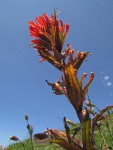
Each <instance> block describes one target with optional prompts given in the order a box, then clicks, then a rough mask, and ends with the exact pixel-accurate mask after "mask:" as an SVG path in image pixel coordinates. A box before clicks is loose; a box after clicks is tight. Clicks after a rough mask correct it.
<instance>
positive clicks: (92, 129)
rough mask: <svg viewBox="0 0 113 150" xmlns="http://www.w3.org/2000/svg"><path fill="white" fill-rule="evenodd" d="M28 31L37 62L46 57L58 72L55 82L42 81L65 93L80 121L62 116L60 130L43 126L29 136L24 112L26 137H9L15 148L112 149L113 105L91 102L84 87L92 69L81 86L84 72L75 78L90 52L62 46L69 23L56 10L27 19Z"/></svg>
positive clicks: (28, 126) (34, 149) (30, 130)
mask: <svg viewBox="0 0 113 150" xmlns="http://www.w3.org/2000/svg"><path fill="white" fill-rule="evenodd" d="M29 31H30V35H31V36H32V37H33V38H34V39H33V40H31V45H32V46H33V48H35V49H36V50H37V51H38V53H39V55H40V56H41V57H42V59H41V60H40V62H42V61H45V60H46V61H47V62H49V63H50V64H51V65H53V66H54V67H55V68H56V69H58V70H59V71H60V74H61V76H60V78H59V79H58V80H57V81H56V82H55V83H50V82H48V81H47V80H46V82H47V84H48V85H49V86H50V87H51V88H52V90H53V92H54V93H55V94H56V95H62V94H64V95H65V96H66V98H67V99H68V101H69V102H70V103H71V105H72V107H73V108H74V109H75V113H76V114H77V116H78V119H79V122H80V123H78V124H75V123H74V122H72V121H70V120H68V119H67V118H66V117H64V118H63V122H64V129H65V130H64V131H59V130H56V129H47V130H46V131H45V132H43V133H38V134H34V135H33V127H32V126H31V125H30V124H29V122H28V119H29V117H28V115H26V116H25V119H26V121H27V130H28V132H29V137H30V138H29V140H26V141H25V142H24V143H23V142H21V141H20V139H19V138H18V137H16V136H11V137H10V139H11V140H13V141H18V142H19V143H20V144H16V146H17V150H19V146H21V147H20V149H21V150H22V149H23V150H29V149H30V150H37V149H45V150H46V149H49V150H50V149H62V148H61V147H63V148H65V149H67V150H104V149H105V150H109V149H112V148H113V127H112V126H111V125H112V124H113V123H112V122H111V120H112V119H113V114H112V115H111V112H110V110H111V109H112V108H113V105H111V106H106V107H105V108H103V109H102V110H99V109H98V108H97V107H96V105H94V104H92V103H91V100H90V97H89V95H88V94H89V93H88V90H89V87H90V85H91V83H92V81H93V79H94V73H93V72H91V75H90V77H89V80H88V81H87V82H86V84H85V86H83V82H84V80H85V78H86V76H87V73H83V74H82V76H81V78H80V77H78V71H79V69H80V67H81V65H82V63H83V62H84V60H85V59H86V57H87V56H88V55H91V53H90V52H80V51H78V52H77V53H76V55H74V49H72V47H71V45H70V44H67V48H66V49H63V45H64V42H65V39H66V36H67V34H68V31H69V24H63V22H62V20H57V13H56V11H54V14H53V15H52V16H51V17H48V16H47V15H46V14H45V13H44V14H43V15H42V16H40V17H37V18H36V20H35V21H34V22H33V21H30V22H29ZM45 144H47V145H48V144H49V145H48V146H46V147H43V146H42V145H45ZM50 144H52V145H50ZM56 144H57V145H56ZM58 145H60V146H61V147H58ZM14 146H15V145H11V146H9V149H12V150H13V147H14ZM11 147H12V148H11ZM15 149H16V148H15Z"/></svg>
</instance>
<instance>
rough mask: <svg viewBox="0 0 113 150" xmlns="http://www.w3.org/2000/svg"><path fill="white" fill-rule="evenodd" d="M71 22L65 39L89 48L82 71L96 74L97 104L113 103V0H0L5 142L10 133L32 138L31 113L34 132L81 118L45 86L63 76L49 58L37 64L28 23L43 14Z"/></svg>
mask: <svg viewBox="0 0 113 150" xmlns="http://www.w3.org/2000/svg"><path fill="white" fill-rule="evenodd" d="M55 8H57V9H58V10H60V11H61V13H59V15H58V17H59V18H61V19H62V20H63V22H64V23H69V24H70V30H69V35H68V37H67V39H66V43H65V44H67V43H70V44H71V45H72V47H73V48H74V49H75V52H77V51H78V50H79V51H90V52H91V53H92V55H91V56H88V61H86V62H84V64H83V66H82V67H81V69H80V72H79V75H81V74H82V73H83V72H87V73H88V77H87V79H86V81H87V80H88V78H89V76H90V72H94V73H95V79H94V81H93V83H92V85H91V87H90V89H89V95H90V98H91V100H92V103H95V104H96V105H97V107H99V108H103V107H105V106H106V105H110V104H113V1H112V0H85V1H83V0H71V1H70V0H62V1H59V0H46V1H44V0H22V1H19V0H8V1H7V0H0V105H1V107H0V144H2V145H7V144H8V141H9V136H11V135H16V136H18V137H19V138H20V139H24V138H26V137H27V130H26V122H25V120H24V115H25V114H28V115H29V117H30V122H31V124H32V125H33V127H34V133H38V132H42V131H43V130H45V129H46V128H47V127H48V128H56V129H62V128H63V121H62V120H63V117H64V116H66V117H67V118H68V119H70V120H73V121H75V122H77V121H78V119H77V116H76V114H75V111H74V109H73V107H72V106H71V105H70V103H69V102H68V100H67V99H66V98H65V97H64V96H56V95H54V94H53V93H52V91H51V88H50V87H49V86H48V85H47V84H46V82H45V79H47V80H48V81H50V82H54V81H56V80H57V79H58V78H59V77H60V72H58V70H56V69H55V68H53V66H51V65H50V64H48V63H47V62H43V63H38V60H39V59H40V58H39V57H38V56H37V52H36V51H35V50H34V49H33V48H31V47H29V45H30V39H31V37H30V36H29V31H28V21H31V20H34V19H35V17H36V16H40V15H41V14H42V13H43V12H45V13H47V14H48V15H51V14H52V13H53V11H54V9H55Z"/></svg>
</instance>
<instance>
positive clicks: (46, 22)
mask: <svg viewBox="0 0 113 150" xmlns="http://www.w3.org/2000/svg"><path fill="white" fill-rule="evenodd" d="M56 17H57V14H56V11H54V14H53V15H52V16H51V17H48V16H47V15H46V14H45V13H43V14H42V16H39V17H36V19H35V21H30V22H29V23H28V24H29V31H30V36H32V37H34V38H35V39H34V40H31V44H32V45H33V48H36V49H37V51H38V52H39V54H40V55H41V56H42V58H44V55H45V54H44V53H43V51H44V50H46V51H48V52H49V53H50V55H53V56H54V57H55V58H56V59H57V61H59V60H60V59H61V58H60V57H61V56H60V53H61V51H62V48H63V45H64V42H65V39H66V36H67V34H68V31H69V24H65V25H64V24H63V22H62V20H57V18H56ZM52 51H53V52H52ZM42 53H43V54H42ZM58 53H59V54H58Z"/></svg>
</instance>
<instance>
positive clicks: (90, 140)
mask: <svg viewBox="0 0 113 150" xmlns="http://www.w3.org/2000/svg"><path fill="white" fill-rule="evenodd" d="M82 113H83V119H82V122H81V123H82V140H83V148H84V150H97V148H96V145H95V141H94V137H93V135H92V131H91V119H90V116H89V112H88V110H87V108H86V109H84V110H83V112H82Z"/></svg>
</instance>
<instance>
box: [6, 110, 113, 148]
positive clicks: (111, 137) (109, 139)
mask: <svg viewBox="0 0 113 150" xmlns="http://www.w3.org/2000/svg"><path fill="white" fill-rule="evenodd" d="M94 135H95V139H96V143H97V145H98V147H99V150H107V149H109V150H110V149H111V150H113V112H112V113H111V114H110V115H109V117H108V118H107V119H104V120H102V121H101V125H100V126H99V127H98V128H96V130H95V134H94ZM76 136H77V137H79V138H80V137H81V133H80V131H79V132H78V133H77V135H76ZM22 143H24V145H25V150H32V146H31V143H30V140H28V139H27V140H25V141H23V142H22ZM7 150H24V148H23V147H22V144H20V143H19V142H15V143H14V144H11V145H9V146H8V149H7ZM34 150H65V149H64V148H62V147H60V146H59V145H57V144H49V145H47V146H38V145H35V146H34Z"/></svg>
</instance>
